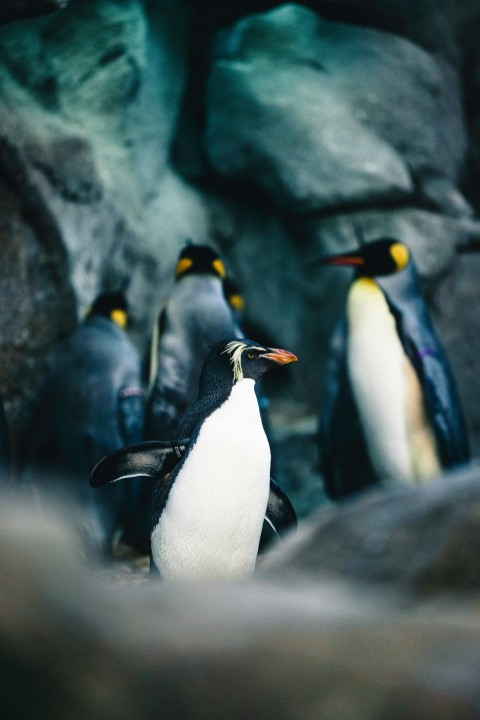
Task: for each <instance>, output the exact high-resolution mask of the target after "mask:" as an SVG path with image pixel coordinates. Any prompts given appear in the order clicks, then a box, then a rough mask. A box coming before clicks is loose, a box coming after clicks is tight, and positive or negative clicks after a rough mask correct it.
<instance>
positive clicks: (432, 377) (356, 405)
mask: <svg viewBox="0 0 480 720" xmlns="http://www.w3.org/2000/svg"><path fill="white" fill-rule="evenodd" d="M314 263H315V264H321V265H324V266H342V267H351V268H354V270H355V274H354V278H353V281H352V283H351V285H350V287H349V290H348V294H347V299H346V311H345V315H344V317H343V318H341V319H340V321H339V323H338V324H337V326H336V328H335V329H334V332H333V334H332V339H331V343H330V352H329V357H328V361H327V369H326V382H325V392H324V398H323V406H322V411H321V417H320V428H319V435H320V446H321V448H320V452H321V471H322V474H323V477H324V482H325V486H326V491H327V494H328V495H329V496H330V497H331V498H332V499H341V498H343V497H346V496H349V495H351V494H354V493H356V492H358V491H360V490H363V489H364V488H367V487H370V486H372V485H374V484H376V483H378V482H379V481H388V480H392V479H395V480H400V481H404V482H406V483H410V484H414V485H415V484H421V483H425V482H427V481H429V480H432V479H433V478H435V477H437V476H438V475H439V474H441V472H442V470H445V469H448V468H452V467H455V466H457V465H460V464H462V463H466V462H468V460H469V459H470V449H469V441H468V435H467V430H466V425H465V420H464V416H463V411H462V408H461V405H460V400H459V397H458V393H457V390H456V387H455V383H454V379H453V376H452V373H451V370H450V367H449V364H448V361H447V358H446V355H445V352H444V350H443V348H442V346H441V344H440V341H439V339H438V337H437V335H436V333H435V330H434V328H433V325H432V322H431V320H430V317H429V314H428V311H427V308H426V305H425V302H424V300H423V297H422V294H421V291H420V287H419V282H418V276H417V271H416V267H415V263H414V260H413V258H412V255H411V253H410V250H409V249H408V247H407V246H406V245H405V244H404V243H402V242H400V241H398V240H396V239H392V238H381V239H378V240H375V241H373V242H369V243H366V244H364V245H363V246H361V247H360V248H358V249H357V250H354V251H352V252H347V253H344V254H339V255H333V256H329V257H325V258H321V259H320V260H316V261H314Z"/></svg>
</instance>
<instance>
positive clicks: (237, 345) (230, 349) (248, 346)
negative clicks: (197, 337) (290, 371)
mask: <svg viewBox="0 0 480 720" xmlns="http://www.w3.org/2000/svg"><path fill="white" fill-rule="evenodd" d="M215 347H216V348H217V350H216V352H217V353H220V354H221V355H222V356H225V357H226V358H227V359H228V361H229V363H230V369H231V373H232V381H233V384H235V383H236V382H239V381H240V380H243V379H245V378H250V379H252V380H258V379H259V378H260V377H261V376H262V375H263V374H264V373H265V372H267V370H270V369H271V368H272V367H275V365H286V364H287V363H292V362H295V361H296V360H298V358H297V357H296V355H294V354H293V353H291V352H288V350H280V349H279V348H269V347H265V345H260V344H259V343H257V342H255V341H253V340H246V339H242V340H238V339H236V340H223V341H222V342H221V343H219V344H218V345H217V346H215Z"/></svg>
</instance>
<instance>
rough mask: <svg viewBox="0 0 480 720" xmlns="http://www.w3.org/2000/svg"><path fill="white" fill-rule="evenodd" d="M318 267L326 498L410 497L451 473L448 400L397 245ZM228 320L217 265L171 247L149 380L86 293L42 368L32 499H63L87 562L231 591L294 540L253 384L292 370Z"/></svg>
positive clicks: (119, 309) (458, 434) (120, 316)
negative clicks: (333, 303) (343, 276)
mask: <svg viewBox="0 0 480 720" xmlns="http://www.w3.org/2000/svg"><path fill="white" fill-rule="evenodd" d="M317 263H318V264H319V265H323V266H345V267H349V268H353V270H354V274H353V277H352V282H351V284H350V287H349V290H348V293H347V298H346V307H345V312H344V315H343V317H341V318H340V320H339V322H338V324H337V326H336V327H335V329H334V332H333V336H332V340H331V346H330V351H329V358H328V364H327V370H326V376H325V378H324V393H323V402H322V409H321V413H320V420H319V451H320V452H319V456H320V465H321V467H320V469H321V473H322V477H323V480H324V484H325V489H326V492H327V494H328V495H329V497H330V498H331V499H332V500H342V499H344V498H347V497H350V496H352V495H354V494H356V493H358V492H359V491H362V490H363V489H365V488H367V487H369V486H372V485H374V484H378V483H381V482H388V481H389V480H395V481H404V482H407V483H411V484H419V483H423V482H426V481H428V480H431V479H434V478H436V477H438V476H439V475H440V474H441V473H442V471H443V470H444V469H447V468H452V467H455V466H457V465H460V464H462V463H466V462H468V460H469V459H470V451H469V443H468V437H467V431H466V426H465V421H464V418H463V413H462V409H461V406H460V402H459V399H458V395H457V391H456V388H455V385H454V381H453V378H452V374H451V371H450V369H449V366H448V362H447V359H446V357H445V353H444V351H443V349H442V347H441V345H440V342H439V340H438V338H437V336H436V334H435V331H434V329H433V326H432V323H431V321H430V318H429V315H428V311H427V308H426V305H425V303H424V300H423V298H422V295H421V291H420V287H419V283H418V278H417V273H416V269H415V264H414V262H413V259H412V256H411V253H410V251H409V249H408V248H407V246H406V245H405V244H404V243H402V242H399V241H398V240H395V239H389V238H387V239H385V238H382V239H379V240H374V241H371V242H368V243H366V242H362V243H361V244H360V246H359V247H358V248H357V249H355V250H354V251H352V252H348V253H343V254H339V255H334V256H329V257H324V258H320V259H319V260H318V261H317ZM241 306H242V298H241V297H240V296H239V294H238V291H237V290H236V289H235V287H234V286H233V285H232V284H231V283H230V282H229V278H227V273H226V270H225V266H224V263H223V262H222V260H221V259H220V257H219V256H218V253H217V252H216V251H215V250H214V249H212V248H211V247H210V246H208V245H196V244H193V243H188V244H187V245H186V246H185V247H184V248H183V249H182V251H181V253H180V255H179V258H178V261H177V263H176V267H175V282H174V284H173V288H172V291H171V293H170V296H169V299H168V301H167V302H166V304H165V305H164V306H163V307H162V308H161V310H160V312H159V314H158V317H157V320H156V322H155V324H154V329H153V333H152V342H151V353H150V357H149V360H148V377H146V375H147V372H146V370H145V363H144V362H142V360H141V358H140V355H139V353H138V351H137V350H136V348H135V347H134V345H133V343H132V342H131V340H130V339H129V337H128V334H127V323H128V306H127V298H126V290H125V289H122V290H119V291H116V292H105V293H101V294H100V295H99V296H98V297H97V299H96V300H95V302H94V303H93V305H92V307H91V308H90V310H89V311H88V313H87V316H86V317H85V319H84V320H83V321H82V322H81V323H80V324H79V326H78V328H77V329H76V330H75V331H74V332H73V333H72V335H71V336H70V337H68V338H67V339H65V340H63V341H62V342H61V343H60V344H59V345H58V346H57V347H56V348H55V349H54V351H53V352H52V354H51V356H50V357H49V360H48V364H47V372H46V378H45V386H44V391H43V395H42V401H41V402H40V404H39V410H38V413H37V417H36V419H35V423H34V431H33V434H32V435H33V439H32V466H33V468H34V471H33V473H32V483H34V484H35V483H36V484H37V486H40V485H41V484H42V483H43V482H48V483H52V482H56V483H57V487H58V488H59V489H62V490H65V486H68V491H69V492H70V493H72V494H74V495H75V498H76V501H77V502H78V503H79V504H80V505H82V507H83V508H84V509H85V511H86V512H85V518H84V527H83V530H84V531H85V533H86V535H87V537H88V541H89V543H90V544H91V546H92V547H94V548H95V549H96V551H98V552H99V553H100V554H108V553H110V552H111V549H112V545H113V542H114V538H115V537H116V535H118V532H119V529H121V532H122V534H123V538H124V540H125V542H127V543H129V544H131V545H132V546H133V547H135V548H136V549H137V550H139V551H140V552H142V553H145V554H148V555H149V556H150V569H151V572H153V573H159V574H160V576H161V578H162V579H172V580H178V579H180V580H181V579H195V578H218V577H220V578H244V577H248V576H249V575H251V574H252V573H253V572H254V569H255V566H256V562H257V556H258V552H259V546H260V544H261V538H262V533H265V530H266V528H267V527H270V528H273V530H274V531H275V533H276V534H278V535H280V536H282V535H283V533H285V532H290V531H291V530H292V528H294V527H295V525H296V522H297V519H296V514H295V510H294V508H293V506H292V503H291V502H290V500H289V498H288V497H287V495H286V494H285V493H284V492H283V491H282V490H281V489H280V487H279V486H278V485H277V483H276V482H275V481H274V479H273V478H272V477H271V475H270V473H271V452H270V443H269V439H268V437H267V434H266V432H265V427H267V425H266V423H265V417H264V413H265V409H264V405H265V403H264V395H263V390H262V388H261V378H262V376H263V375H264V373H266V372H267V371H268V370H269V369H271V368H273V367H277V366H282V365H287V364H290V363H293V362H295V361H296V360H297V357H296V356H295V355H294V354H293V353H292V352H289V351H287V350H282V349H279V348H274V347H267V346H265V345H264V344H262V343H259V342H256V341H255V340H250V339H247V338H246V337H245V336H244V333H243V332H242V328H241ZM0 421H1V422H0V435H1V437H0V454H1V455H2V458H3V462H4V468H7V467H8V443H7V440H6V438H7V428H6V423H5V419H4V417H1V416H0ZM2 431H3V432H2ZM45 478H48V481H47V480H46V479H45ZM117 481H119V482H117Z"/></svg>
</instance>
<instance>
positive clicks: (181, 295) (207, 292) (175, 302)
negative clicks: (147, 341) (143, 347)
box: [146, 243, 242, 440]
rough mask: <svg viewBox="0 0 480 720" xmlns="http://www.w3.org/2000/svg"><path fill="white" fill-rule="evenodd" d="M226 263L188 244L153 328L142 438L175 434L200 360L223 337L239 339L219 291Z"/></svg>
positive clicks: (189, 399) (194, 386) (189, 400)
mask: <svg viewBox="0 0 480 720" xmlns="http://www.w3.org/2000/svg"><path fill="white" fill-rule="evenodd" d="M225 277H226V269H225V265H224V263H223V262H222V260H221V259H220V257H219V256H218V253H217V252H216V251H215V250H213V249H212V248H211V247H210V246H209V245H194V244H192V243H188V244H187V245H186V246H185V247H184V248H183V249H182V251H181V252H180V255H179V257H178V261H177V264H176V267H175V283H174V286H173V289H172V292H171V295H170V297H169V299H168V302H167V304H166V306H165V307H164V308H163V309H162V310H161V311H160V313H159V317H158V319H157V321H156V323H155V326H154V332H153V336H152V348H151V353H150V382H149V386H150V387H149V396H148V400H147V411H146V438H147V439H150V440H155V439H162V438H173V437H175V436H176V435H177V433H178V430H179V428H180V425H181V423H182V420H183V418H184V416H185V414H186V412H187V410H188V409H189V407H190V406H191V405H192V403H193V402H194V400H195V398H196V396H197V392H198V380H199V376H200V371H201V368H202V363H203V361H204V360H205V358H206V356H207V353H208V351H209V349H210V347H211V346H212V345H213V344H214V343H216V342H219V341H220V340H221V339H222V338H224V337H241V335H242V334H241V331H240V330H239V328H238V326H237V324H236V322H235V320H234V318H233V316H232V312H231V309H230V307H229V305H228V302H227V300H226V298H225V296H224V293H223V282H224V280H225Z"/></svg>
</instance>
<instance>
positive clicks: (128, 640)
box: [0, 503, 480, 720]
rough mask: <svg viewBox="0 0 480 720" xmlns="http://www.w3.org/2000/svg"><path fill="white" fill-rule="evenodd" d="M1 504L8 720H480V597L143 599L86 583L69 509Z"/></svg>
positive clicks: (180, 591) (292, 591)
mask: <svg viewBox="0 0 480 720" xmlns="http://www.w3.org/2000/svg"><path fill="white" fill-rule="evenodd" d="M2 505H3V512H2V516H1V522H0V574H1V577H2V583H1V585H0V631H1V636H2V643H1V646H0V667H1V670H2V677H3V680H4V685H3V691H2V696H1V698H0V711H1V714H2V718H5V720H13V719H14V718H18V717H35V718H39V720H44V719H45V720H46V718H48V719H49V720H57V718H58V719H60V718H62V719H63V718H65V717H72V718H76V717H78V718H80V717H88V718H92V720H95V718H102V719H105V718H106V719H107V720H108V719H110V718H111V719H112V720H113V719H115V720H123V719H125V720H131V718H132V717H142V718H144V719H145V720H149V719H150V718H152V719H153V718H158V717H159V716H160V715H161V716H162V717H163V716H166V717H169V718H184V717H189V718H192V719H193V720H197V719H198V720H200V719H201V718H205V717H206V716H207V715H208V717H209V718H212V719H213V720H217V719H218V720H219V719H220V718H225V717H244V716H248V717H260V716H261V717H262V718H278V717H281V718H285V720H290V719H292V720H293V719H294V718H295V719H297V718H299V717H301V718H312V720H313V718H318V717H328V718H331V719H332V720H337V719H338V720H344V718H346V717H349V718H365V717H368V718H376V719H377V720H391V718H392V717H395V718H409V719H413V720H416V719H417V718H418V719H419V720H420V718H424V717H425V716H426V715H428V717H431V718H434V719H435V720H447V719H448V718H452V717H455V718H459V719H460V718H462V719H465V720H470V719H472V720H473V718H475V717H476V715H477V709H478V703H479V702H480V690H479V685H478V674H479V672H480V644H479V640H478V627H479V606H478V600H477V601H475V600H474V599H470V601H469V602H468V603H465V600H464V599H462V598H461V597H460V598H458V599H457V600H456V601H452V600H448V601H447V600H443V601H442V600H440V599H437V600H435V601H430V602H424V603H412V602H411V601H408V600H406V599H405V598H403V597H402V596H401V595H392V594H386V593H384V592H379V591H372V590H370V591H367V590H366V589H365V587H363V586H362V585H360V584H355V585H354V584H348V583H345V582H338V581H337V582H332V581H331V580H328V579H325V578H323V579H322V578H317V579H316V580H315V581H312V580H311V579H310V578H308V577H306V576H305V577H304V578H303V580H301V579H297V582H296V583H291V582H290V584H289V586H288V587H287V586H286V585H285V584H284V583H283V582H282V580H281V579H280V580H279V579H276V580H260V579H254V580H252V581H249V582H246V583H237V584H231V583H225V584H211V585H199V584H193V585H188V586H185V585H183V584H182V585H176V584H171V585H168V584H164V585H162V584H160V583H158V582H152V583H149V584H148V586H144V587H135V588H133V589H130V590H129V589H128V588H125V587H121V586H120V587H119V586H115V585H113V584H112V583H111V582H109V583H108V584H107V583H106V582H105V580H102V579H101V578H99V577H98V576H97V575H93V576H92V574H91V573H87V571H86V568H85V567H84V566H82V564H81V560H80V548H79V547H78V545H77V543H76V541H75V538H73V537H72V536H71V529H70V528H68V527H66V526H65V523H64V522H62V521H59V519H58V517H57V516H56V515H55V513H53V514H52V511H48V512H46V514H45V516H44V518H43V519H40V518H39V517H38V514H37V511H32V508H31V507H25V505H20V506H19V505H18V504H17V503H15V504H13V505H12V504H9V505H8V507H7V508H5V504H2ZM5 510H8V512H5ZM57 512H62V509H61V508H57ZM477 529H478V528H477ZM477 534H478V533H477ZM45 658H48V662H45ZM26 687H28V692H25V688H26Z"/></svg>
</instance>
